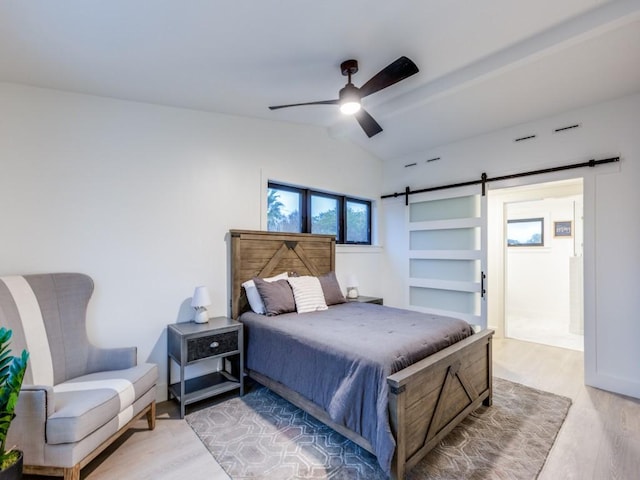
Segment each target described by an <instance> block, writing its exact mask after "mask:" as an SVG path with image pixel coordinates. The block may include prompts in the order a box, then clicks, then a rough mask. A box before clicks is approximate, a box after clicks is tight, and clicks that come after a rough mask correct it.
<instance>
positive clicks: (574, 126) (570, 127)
mask: <svg viewBox="0 0 640 480" xmlns="http://www.w3.org/2000/svg"><path fill="white" fill-rule="evenodd" d="M581 126H582V125H581V124H579V123H576V124H575V125H569V126H566V127H560V128H556V129H555V130H554V131H553V133H560V132H566V131H567V130H571V129H573V128H579V127H581Z"/></svg>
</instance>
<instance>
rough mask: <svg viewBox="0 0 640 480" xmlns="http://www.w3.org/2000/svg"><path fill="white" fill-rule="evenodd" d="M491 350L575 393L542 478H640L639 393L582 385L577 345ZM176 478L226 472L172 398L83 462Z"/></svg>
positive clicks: (501, 371) (126, 474)
mask: <svg viewBox="0 0 640 480" xmlns="http://www.w3.org/2000/svg"><path fill="white" fill-rule="evenodd" d="M493 352H494V355H493V359H494V367H493V372H494V375H495V376H497V377H501V378H506V379H508V380H511V381H514V382H519V383H523V384H525V385H529V386H532V387H535V388H538V389H541V390H546V391H549V392H553V393H557V394H559V395H564V396H567V397H570V398H571V399H572V400H573V404H572V406H571V408H570V410H569V414H568V416H567V419H566V421H565V422H564V424H563V426H562V429H561V430H560V433H559V434H558V437H557V439H556V443H555V445H554V447H553V449H552V451H551V453H550V454H549V457H548V459H547V463H546V464H545V466H544V468H543V470H542V472H541V473H540V476H539V477H538V478H539V480H558V479H561V480H573V479H576V480H577V479H579V480H589V479H592V480H610V479H611V480H637V479H640V400H637V399H632V398H628V397H624V396H621V395H615V394H612V393H608V392H605V391H602V390H598V389H595V388H591V387H585V386H584V376H583V366H582V365H583V354H582V352H578V351H573V350H566V349H563V348H557V347H549V346H545V345H539V344H535V343H528V342H522V341H518V340H504V339H496V340H495V341H494V350H493ZM44 478H45V477H31V476H25V479H29V480H31V479H34V480H35V479H41V480H42V479H44ZM177 478H181V479H182V478H186V479H189V480H205V479H206V480H222V479H227V478H228V477H227V475H226V474H225V473H224V471H223V470H222V469H221V468H220V466H219V465H218V464H217V463H216V462H215V460H213V458H212V457H211V455H210V454H209V452H208V451H207V450H206V448H205V447H204V446H203V445H202V443H201V442H200V441H199V440H198V438H197V437H196V435H195V433H193V431H192V430H191V428H190V427H189V426H188V425H187V424H186V422H184V421H183V420H180V419H179V418H178V415H177V408H176V406H175V404H174V403H173V402H165V403H162V404H160V405H159V407H158V421H157V426H156V429H155V430H154V431H152V432H150V431H148V430H146V423H145V422H143V421H141V422H140V428H139V429H135V430H133V431H132V432H131V433H128V434H125V435H124V436H123V438H122V439H121V440H120V441H118V442H116V445H115V446H113V447H112V448H109V449H108V451H107V452H105V454H103V455H101V456H99V457H98V458H97V459H96V460H95V461H94V462H92V463H91V464H90V465H88V466H87V467H85V468H84V469H83V470H82V479H86V480H107V479H109V480H111V479H118V480H128V479H136V480H142V479H154V480H155V479H177Z"/></svg>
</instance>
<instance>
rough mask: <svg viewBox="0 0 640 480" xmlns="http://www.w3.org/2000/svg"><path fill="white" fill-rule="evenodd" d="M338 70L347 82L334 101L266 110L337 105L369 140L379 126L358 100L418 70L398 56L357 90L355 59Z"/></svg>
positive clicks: (380, 129) (411, 63) (413, 64)
mask: <svg viewBox="0 0 640 480" xmlns="http://www.w3.org/2000/svg"><path fill="white" fill-rule="evenodd" d="M340 70H341V71H342V75H344V76H346V77H348V81H347V84H346V85H345V86H344V87H343V88H341V89H340V92H339V93H338V98H337V99H335V100H321V101H318V102H306V103H292V104H289V105H276V106H273V107H269V109H270V110H277V109H279V108H287V107H300V106H302V105H340V111H341V112H342V113H344V114H347V115H354V116H355V117H356V120H357V121H358V123H359V124H360V126H361V127H362V129H363V130H364V132H365V133H366V134H367V136H368V137H369V138H371V137H373V136H374V135H376V134H378V133H380V132H381V131H382V127H381V126H380V125H378V122H376V121H375V120H374V119H373V117H372V116H371V115H369V113H367V111H366V110H365V109H364V108H362V105H361V100H362V99H363V98H364V97H366V96H367V95H371V94H372V93H376V92H378V91H380V90H382V89H383V88H387V87H390V86H391V85H393V84H394V83H398V82H399V81H400V80H404V79H405V78H407V77H410V76H411V75H415V74H416V73H418V67H417V66H416V64H415V63H413V62H412V61H411V60H410V59H408V58H407V57H400V58H398V59H397V60H396V61H394V62H392V63H391V64H389V65H387V66H386V67H385V68H383V69H382V70H380V71H379V72H378V73H377V74H375V75H374V76H373V77H372V78H371V79H370V80H369V81H368V82H367V83H365V84H364V85H362V86H361V87H360V88H358V87H356V86H355V85H354V84H353V83H351V75H353V74H355V73H356V72H357V71H358V62H357V60H345V61H344V62H342V63H341V64H340Z"/></svg>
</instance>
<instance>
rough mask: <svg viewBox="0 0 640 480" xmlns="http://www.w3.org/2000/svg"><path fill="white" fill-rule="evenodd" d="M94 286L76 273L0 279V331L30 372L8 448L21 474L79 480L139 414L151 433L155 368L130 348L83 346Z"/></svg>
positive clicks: (27, 373)
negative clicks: (8, 334) (19, 459)
mask: <svg viewBox="0 0 640 480" xmlns="http://www.w3.org/2000/svg"><path fill="white" fill-rule="evenodd" d="M92 293H93V280H91V278H90V277H88V276H86V275H83V274H79V273H53V274H43V275H24V276H18V275H15V276H6V277H0V324H1V325H3V326H6V327H7V328H10V329H11V330H13V337H12V341H11V349H12V350H13V351H18V352H19V351H22V349H23V348H24V349H27V350H28V351H29V366H28V368H27V372H26V375H25V378H24V382H23V387H22V391H21V393H20V397H19V400H18V405H17V408H16V418H15V419H14V421H13V423H12V425H11V428H10V430H9V436H8V439H7V445H16V446H17V448H19V449H20V450H22V451H23V452H24V472H25V473H31V474H40V475H55V476H64V479H65V480H79V479H80V469H81V468H82V467H84V466H85V465H86V464H88V463H89V462H90V461H91V460H92V459H93V458H95V456H96V455H98V454H99V453H100V452H101V451H102V450H104V449H105V448H106V447H107V446H108V445H109V444H110V443H112V442H113V441H114V440H115V439H116V438H118V437H119V436H120V435H121V434H122V433H124V432H125V431H126V430H127V428H128V427H129V426H130V425H132V423H133V422H134V421H136V420H138V419H140V418H141V417H143V416H145V415H146V419H147V422H148V425H149V429H153V428H154V427H155V398H156V384H157V380H158V369H157V366H156V365H154V364H149V363H142V364H137V352H136V348H135V347H131V348H115V349H102V348H97V347H95V346H94V345H92V344H91V343H89V340H88V337H87V333H86V325H85V317H86V310H87V304H88V303H89V298H90V297H91V294H92Z"/></svg>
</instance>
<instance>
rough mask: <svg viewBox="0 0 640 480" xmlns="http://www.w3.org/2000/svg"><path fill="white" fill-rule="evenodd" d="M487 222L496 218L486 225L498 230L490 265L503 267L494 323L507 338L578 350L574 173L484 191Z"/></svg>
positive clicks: (578, 183)
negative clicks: (571, 176) (569, 176)
mask: <svg viewBox="0 0 640 480" xmlns="http://www.w3.org/2000/svg"><path fill="white" fill-rule="evenodd" d="M489 224H490V225H501V226H502V228H499V229H492V228H491V227H490V228H489V231H490V232H492V231H494V230H499V232H498V234H497V235H496V233H495V232H494V233H493V235H494V236H493V238H492V239H491V240H490V241H489V244H490V245H492V244H493V245H494V250H493V253H492V249H490V251H489V265H490V271H491V267H492V264H493V267H494V268H497V269H494V270H493V271H496V272H503V279H502V288H496V290H494V292H495V293H496V295H494V296H492V301H495V302H498V304H500V305H501V308H498V309H496V310H498V311H499V315H497V316H496V317H494V318H502V322H499V321H498V322H497V323H499V325H494V326H495V327H496V328H497V330H498V331H502V333H503V335H504V336H505V337H507V338H516V339H519V340H525V341H530V342H536V343H542V344H546V345H552V346H557V347H562V348H570V349H573V350H580V351H583V350H584V307H583V305H584V300H583V251H582V248H583V186H582V179H572V180H564V181H558V182H548V183H543V184H536V185H527V186H522V187H512V188H505V189H500V190H494V191H491V192H490V200H489ZM498 283H500V282H498ZM496 286H499V285H496ZM500 297H502V298H500ZM489 308H490V309H491V306H490V307H489ZM490 318H491V314H490ZM500 323H501V324H500Z"/></svg>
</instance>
